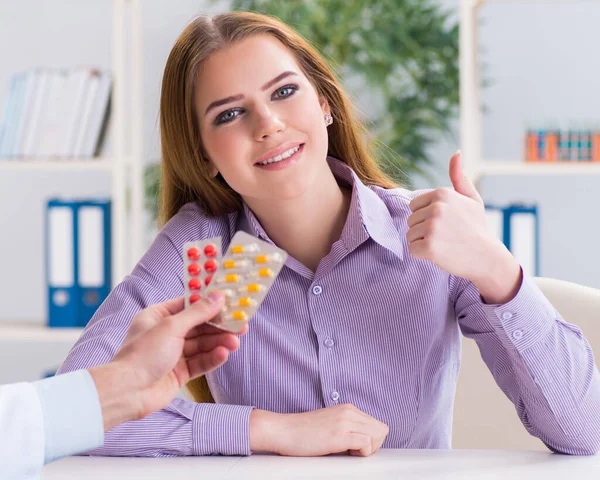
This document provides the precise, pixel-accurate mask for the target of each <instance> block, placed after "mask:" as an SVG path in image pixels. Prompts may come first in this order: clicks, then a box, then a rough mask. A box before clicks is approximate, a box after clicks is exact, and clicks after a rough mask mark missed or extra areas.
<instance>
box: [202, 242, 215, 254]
mask: <svg viewBox="0 0 600 480" xmlns="http://www.w3.org/2000/svg"><path fill="white" fill-rule="evenodd" d="M216 254H217V247H216V246H214V245H213V244H212V243H209V244H208V245H206V246H205V247H204V255H206V256H207V257H214V256H215V255H216Z"/></svg>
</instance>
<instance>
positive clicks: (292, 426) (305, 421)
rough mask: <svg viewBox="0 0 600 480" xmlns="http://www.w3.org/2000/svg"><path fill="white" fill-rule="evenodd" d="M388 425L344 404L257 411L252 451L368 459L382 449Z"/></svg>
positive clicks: (253, 420)
mask: <svg viewBox="0 0 600 480" xmlns="http://www.w3.org/2000/svg"><path fill="white" fill-rule="evenodd" d="M388 432H389V428H388V426H387V425H386V424H385V423H382V422H380V421H379V420H377V419H375V418H373V417H371V416H370V415H367V414H366V413H364V412H362V411H360V410H359V409H358V408H356V407H355V406H354V405H351V404H343V405H336V406H334V407H328V408H322V409H320V410H314V411H312V412H306V413H291V414H279V413H272V412H267V411H264V410H254V411H253V412H252V414H251V416H250V448H251V450H252V451H263V452H271V453H277V454H279V455H288V456H295V457H314V456H321V455H328V454H331V453H340V452H349V453H350V454H351V455H356V456H364V457H366V456H369V455H372V454H373V453H375V452H376V451H377V450H379V449H380V448H381V445H382V444H383V441H384V440H385V438H386V437H387V434H388Z"/></svg>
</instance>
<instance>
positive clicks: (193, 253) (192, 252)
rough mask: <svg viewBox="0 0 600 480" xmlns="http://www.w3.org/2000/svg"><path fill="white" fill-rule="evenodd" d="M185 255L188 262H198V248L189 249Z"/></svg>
mask: <svg viewBox="0 0 600 480" xmlns="http://www.w3.org/2000/svg"><path fill="white" fill-rule="evenodd" d="M187 255H188V258H189V259H190V260H198V259H199V258H200V249H199V248H198V247H190V248H189V249H188V251H187Z"/></svg>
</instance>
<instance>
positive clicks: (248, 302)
mask: <svg viewBox="0 0 600 480" xmlns="http://www.w3.org/2000/svg"><path fill="white" fill-rule="evenodd" d="M253 304H254V300H252V299H251V298H250V297H242V298H240V301H239V303H238V305H239V306H240V307H251V306H252V305H253Z"/></svg>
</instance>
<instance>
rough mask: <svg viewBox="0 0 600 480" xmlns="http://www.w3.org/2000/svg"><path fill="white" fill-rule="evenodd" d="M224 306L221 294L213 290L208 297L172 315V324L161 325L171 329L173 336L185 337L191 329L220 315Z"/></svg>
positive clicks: (223, 298)
mask: <svg viewBox="0 0 600 480" xmlns="http://www.w3.org/2000/svg"><path fill="white" fill-rule="evenodd" d="M224 304H225V296H224V295H223V293H221V292H219V291H217V290H214V291H212V292H211V293H210V294H209V295H208V297H206V298H203V299H201V300H198V301H197V302H196V303H193V304H192V305H190V306H189V307H188V308H185V309H183V310H182V311H180V312H179V313H176V314H175V315H172V317H171V318H172V319H173V320H175V321H174V322H170V323H166V324H163V325H165V328H171V329H173V331H172V333H174V334H175V335H177V336H181V337H185V335H187V333H188V332H189V331H190V330H191V329H192V328H194V327H197V326H198V325H202V324H203V323H206V322H208V321H210V320H212V319H213V318H214V317H216V316H217V315H218V314H219V313H221V311H222V309H223V305H224Z"/></svg>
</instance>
